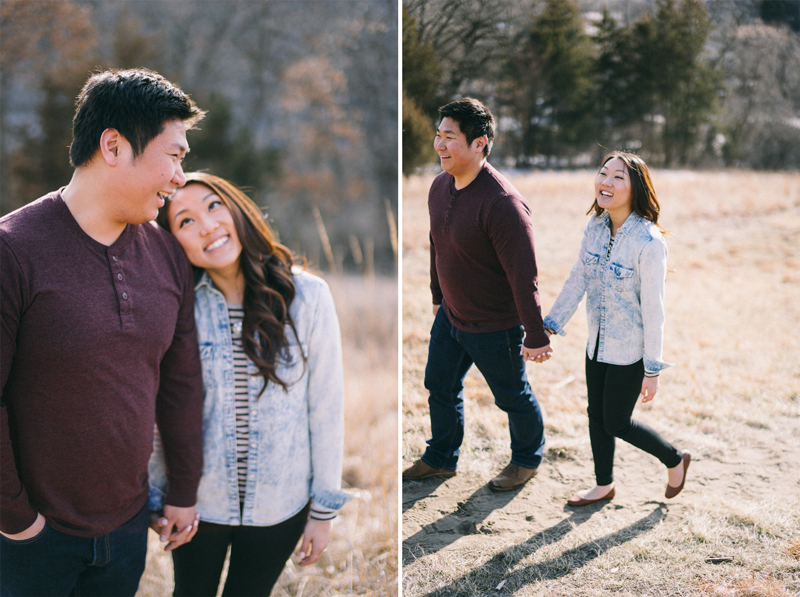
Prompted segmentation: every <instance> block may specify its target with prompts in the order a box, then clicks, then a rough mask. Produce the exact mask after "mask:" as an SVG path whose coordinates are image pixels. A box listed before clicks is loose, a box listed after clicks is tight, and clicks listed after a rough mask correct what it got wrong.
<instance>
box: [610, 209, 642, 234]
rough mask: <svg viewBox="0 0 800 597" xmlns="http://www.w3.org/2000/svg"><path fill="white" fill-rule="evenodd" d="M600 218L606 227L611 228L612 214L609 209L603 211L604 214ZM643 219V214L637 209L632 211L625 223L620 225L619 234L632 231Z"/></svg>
mask: <svg viewBox="0 0 800 597" xmlns="http://www.w3.org/2000/svg"><path fill="white" fill-rule="evenodd" d="M599 220H600V222H602V223H603V225H604V226H605V227H606V228H608V229H609V230H611V216H610V215H609V213H608V212H607V211H604V212H603V215H602V216H600V218H599ZM643 220H644V218H643V217H642V216H640V215H639V214H637V213H636V212H635V211H632V212H631V215H629V216H628V219H627V220H625V223H624V224H623V225H622V226H621V227H620V229H619V230H617V234H620V233H622V234H630V231H631V230H633V229H634V228H635V227H636V226H638V225H639V224H640V223H641V222H642V221H643Z"/></svg>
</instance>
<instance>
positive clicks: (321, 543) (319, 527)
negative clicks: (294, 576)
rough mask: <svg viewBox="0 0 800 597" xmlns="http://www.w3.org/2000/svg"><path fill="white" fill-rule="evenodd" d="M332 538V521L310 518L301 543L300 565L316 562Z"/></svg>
mask: <svg viewBox="0 0 800 597" xmlns="http://www.w3.org/2000/svg"><path fill="white" fill-rule="evenodd" d="M330 538H331V521H330V520H324V521H323V520H314V519H313V518H309V519H308V522H307V523H306V528H305V530H304V531H303V543H302V545H300V565H301V566H309V565H310V564H313V563H314V562H316V561H317V560H318V559H319V557H320V556H321V555H322V552H323V551H325V548H326V547H328V541H329V540H330Z"/></svg>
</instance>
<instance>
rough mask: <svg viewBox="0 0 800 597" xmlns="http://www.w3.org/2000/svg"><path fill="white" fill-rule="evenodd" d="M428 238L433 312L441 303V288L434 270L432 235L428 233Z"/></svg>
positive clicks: (434, 259)
mask: <svg viewBox="0 0 800 597" xmlns="http://www.w3.org/2000/svg"><path fill="white" fill-rule="evenodd" d="M428 240H429V241H430V246H431V265H430V272H431V298H432V300H433V314H434V315H436V311H438V310H439V305H441V304H442V289H441V287H440V286H439V273H438V272H437V271H436V247H435V246H434V244H433V235H432V234H430V233H428Z"/></svg>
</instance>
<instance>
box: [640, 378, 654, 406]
mask: <svg viewBox="0 0 800 597" xmlns="http://www.w3.org/2000/svg"><path fill="white" fill-rule="evenodd" d="M656 392H658V378H657V377H645V378H644V379H643V380H642V403H644V402H650V401H651V400H652V399H653V398H655V397H656Z"/></svg>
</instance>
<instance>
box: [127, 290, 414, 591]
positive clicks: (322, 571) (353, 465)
mask: <svg viewBox="0 0 800 597" xmlns="http://www.w3.org/2000/svg"><path fill="white" fill-rule="evenodd" d="M323 277H325V278H326V280H327V281H328V283H329V284H330V286H331V290H332V291H333V295H334V300H335V302H336V310H337V314H338V316H339V323H340V325H341V329H342V344H343V358H344V383H345V452H344V471H343V480H344V485H345V487H348V486H349V488H350V489H351V490H352V491H353V492H356V493H357V494H358V497H357V498H356V499H354V500H351V501H350V502H349V503H348V504H347V505H345V506H344V508H342V510H341V511H340V513H339V516H338V517H337V518H336V520H335V521H334V524H333V532H332V536H331V542H330V545H329V546H328V548H327V550H326V551H325V552H324V553H323V556H322V558H320V560H319V562H317V564H315V565H312V566H308V567H303V568H301V567H299V566H297V561H298V558H297V555H296V554H295V555H293V556H292V557H291V559H290V560H289V562H288V563H287V566H286V568H285V569H284V572H283V574H282V575H281V577H280V579H279V580H278V583H277V585H276V586H275V589H273V592H272V595H273V597H285V596H289V595H291V596H298V597H299V596H303V597H312V596H323V595H374V596H376V597H377V596H384V595H396V594H397V577H398V570H397V557H398V543H397V428H398V422H397V396H398V388H397V383H398V380H397V283H396V280H395V279H394V278H389V277H377V278H375V277H363V278H361V277H349V276H341V275H340V276H335V277H328V276H323ZM223 575H224V573H223ZM172 586H173V574H172V562H171V559H170V557H169V555H168V554H166V553H164V552H163V551H162V550H161V548H160V546H159V542H158V537H156V536H155V534H154V533H153V532H152V531H150V537H149V544H148V555H147V568H146V570H145V574H144V576H143V577H142V581H141V584H140V587H139V592H138V593H137V597H164V596H166V595H171V594H172Z"/></svg>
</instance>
